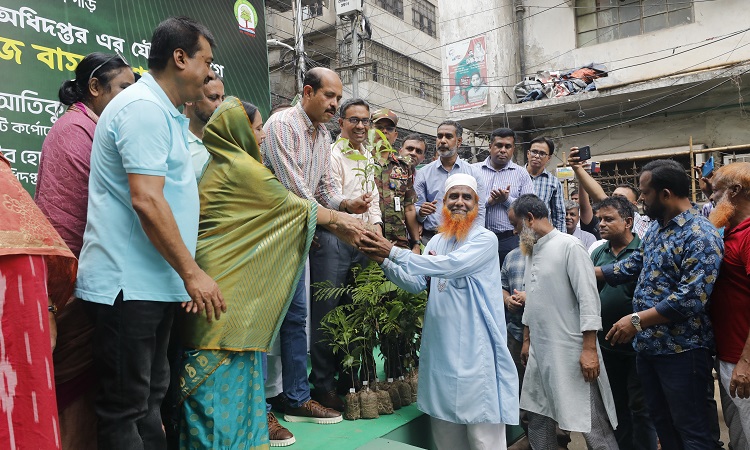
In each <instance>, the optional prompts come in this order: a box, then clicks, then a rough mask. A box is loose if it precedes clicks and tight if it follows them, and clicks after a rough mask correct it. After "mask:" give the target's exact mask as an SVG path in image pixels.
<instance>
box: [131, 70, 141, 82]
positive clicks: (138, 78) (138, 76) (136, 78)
mask: <svg viewBox="0 0 750 450" xmlns="http://www.w3.org/2000/svg"><path fill="white" fill-rule="evenodd" d="M133 78H134V79H135V81H136V82H137V81H138V80H140V79H141V74H140V73H138V72H136V71H133Z"/></svg>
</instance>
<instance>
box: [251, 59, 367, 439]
mask: <svg viewBox="0 0 750 450" xmlns="http://www.w3.org/2000/svg"><path fill="white" fill-rule="evenodd" d="M303 84H304V88H303V93H302V99H301V101H300V103H299V104H297V105H296V106H294V107H292V108H289V109H287V110H284V111H282V112H279V113H277V114H274V115H273V116H271V117H270V118H269V119H268V122H266V125H265V127H264V128H265V132H266V135H267V136H268V137H267V138H266V140H265V141H264V142H263V145H262V147H261V150H262V152H263V161H264V163H265V165H266V166H267V167H268V168H269V169H271V171H272V172H274V174H276V177H277V178H278V179H279V181H281V183H282V184H283V185H284V186H285V187H286V188H287V189H289V190H290V191H291V192H293V193H295V194H296V195H297V196H299V197H300V198H304V199H308V200H313V201H317V202H318V203H319V204H320V205H322V206H324V207H327V208H330V209H333V210H339V211H345V212H347V213H350V214H362V213H364V212H365V211H367V209H368V207H369V204H370V198H369V195H367V194H366V195H363V196H361V197H357V198H355V199H345V198H344V197H343V196H342V194H341V192H338V191H337V189H336V188H335V184H334V183H333V177H332V172H331V136H330V134H329V133H328V130H327V129H326V127H325V123H326V122H328V121H329V120H331V119H332V118H333V116H335V115H336V108H337V107H338V103H339V101H340V100H341V93H342V91H343V85H342V84H341V79H340V78H339V76H338V75H337V74H336V72H334V71H332V70H329V69H325V68H320V67H318V68H314V69H311V70H309V71H308V72H307V73H306V74H305V79H304V81H303ZM350 214H338V215H337V216H336V217H337V227H338V228H340V229H342V230H344V234H345V235H346V236H347V237H348V239H346V241H347V243H349V244H351V245H358V242H359V240H358V239H359V235H360V234H361V232H362V231H364V226H363V225H362V222H361V221H360V220H359V219H357V218H355V217H354V216H352V215H350ZM304 278H305V277H304V276H303V277H301V279H300V281H299V284H298V286H297V290H296V291H295V293H294V297H293V298H292V303H291V305H290V306H289V310H288V311H287V314H286V316H285V318H284V321H283V322H282V324H281V329H280V331H279V339H280V343H281V366H282V377H283V385H284V392H283V397H285V400H286V401H288V403H287V405H286V415H285V416H284V419H285V420H287V421H289V422H313V423H336V422H340V421H341V419H342V418H341V414H340V413H339V412H337V411H335V410H332V409H330V408H326V407H324V406H322V405H321V404H320V403H318V402H316V401H314V400H312V399H311V397H310V385H309V384H308V381H307V333H306V332H305V324H306V321H307V299H306V296H305V292H306V290H305V279H304ZM269 420H271V421H272V422H269V427H268V428H269V434H270V435H271V444H272V445H274V446H280V445H289V444H291V443H292V442H294V440H293V436H291V433H289V431H288V430H286V429H285V428H283V427H281V426H280V425H279V424H278V422H276V421H275V419H273V418H272V415H269ZM275 441H276V442H275Z"/></svg>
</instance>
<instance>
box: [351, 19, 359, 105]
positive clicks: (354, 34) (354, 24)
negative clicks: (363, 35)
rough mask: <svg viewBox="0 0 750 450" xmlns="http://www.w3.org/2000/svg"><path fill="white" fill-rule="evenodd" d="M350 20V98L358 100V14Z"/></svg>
mask: <svg viewBox="0 0 750 450" xmlns="http://www.w3.org/2000/svg"><path fill="white" fill-rule="evenodd" d="M351 18H352V51H351V54H352V61H351V65H352V98H359V66H358V65H357V63H358V62H359V61H358V60H359V39H358V37H359V35H358V33H357V28H358V23H357V22H358V19H359V13H357V12H355V13H354V14H352V15H351Z"/></svg>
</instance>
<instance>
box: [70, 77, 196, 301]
mask: <svg viewBox="0 0 750 450" xmlns="http://www.w3.org/2000/svg"><path fill="white" fill-rule="evenodd" d="M187 132H188V119H186V118H185V116H183V115H182V114H180V112H179V111H178V110H177V108H175V107H174V105H173V104H172V103H171V102H170V100H169V98H168V97H167V95H166V93H165V92H164V91H163V90H162V88H161V87H160V86H159V84H158V83H157V82H156V80H154V78H153V77H152V76H151V75H150V74H148V73H147V74H144V75H143V77H142V78H141V79H140V80H139V81H138V82H137V83H136V84H134V85H132V86H130V87H128V88H127V89H125V90H124V91H123V92H122V93H120V94H119V95H118V96H117V97H115V99H114V100H112V101H111V102H110V103H109V105H108V106H107V107H106V108H105V110H104V112H103V113H102V116H101V117H100V118H99V123H98V124H97V127H96V132H95V134H94V144H93V148H92V151H91V176H90V181H89V203H88V223H87V225H86V231H85V233H84V236H83V249H82V250H81V257H80V261H79V269H78V280H77V282H76V290H75V295H76V296H77V297H80V298H82V299H84V300H88V301H91V302H95V303H103V304H109V305H111V304H113V303H114V300H115V297H117V295H118V293H119V292H120V291H122V293H123V299H124V300H151V301H167V302H169V301H171V302H181V301H186V300H189V296H188V294H187V292H186V291H185V287H184V284H183V282H182V279H180V277H179V275H177V272H175V270H174V269H172V267H171V266H170V265H169V264H168V263H167V261H166V260H165V259H164V258H163V257H162V256H161V254H160V253H159V252H158V251H157V250H156V248H155V247H154V246H153V244H152V243H151V241H150V240H149V238H148V237H147V236H146V233H145V232H144V231H143V228H142V227H141V223H140V220H139V218H138V216H137V214H136V212H135V210H134V209H133V205H132V202H131V198H130V185H129V183H128V175H129V174H139V175H150V176H155V177H163V178H164V191H163V192H164V197H165V199H166V201H167V203H168V204H169V207H170V208H171V212H172V214H173V216H174V219H175V221H176V222H177V227H178V229H179V231H180V236H181V237H182V240H183V242H184V243H185V245H186V246H187V248H188V250H189V251H190V253H191V254H193V255H194V254H195V247H196V242H197V239H198V215H199V207H200V205H199V201H198V186H197V184H196V182H195V171H194V170H193V163H192V160H191V158H190V151H189V150H188V146H187Z"/></svg>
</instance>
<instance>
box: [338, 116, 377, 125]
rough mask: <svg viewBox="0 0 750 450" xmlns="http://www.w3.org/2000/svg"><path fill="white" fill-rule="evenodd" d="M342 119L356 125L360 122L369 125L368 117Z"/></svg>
mask: <svg viewBox="0 0 750 450" xmlns="http://www.w3.org/2000/svg"><path fill="white" fill-rule="evenodd" d="M342 120H348V121H349V123H350V124H352V125H357V124H358V123H361V124H362V125H364V126H369V125H370V119H368V118H365V119H360V118H359V117H344V118H342Z"/></svg>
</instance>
